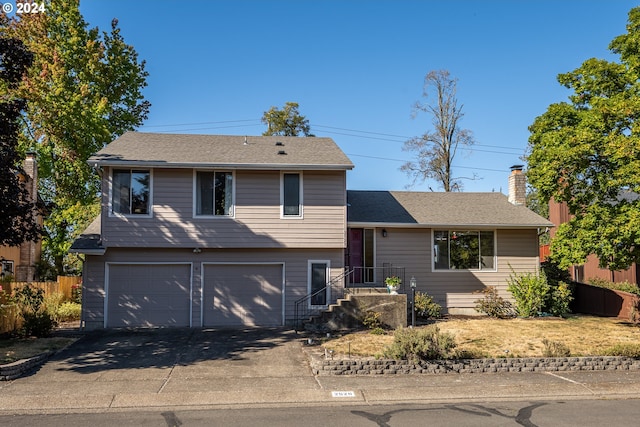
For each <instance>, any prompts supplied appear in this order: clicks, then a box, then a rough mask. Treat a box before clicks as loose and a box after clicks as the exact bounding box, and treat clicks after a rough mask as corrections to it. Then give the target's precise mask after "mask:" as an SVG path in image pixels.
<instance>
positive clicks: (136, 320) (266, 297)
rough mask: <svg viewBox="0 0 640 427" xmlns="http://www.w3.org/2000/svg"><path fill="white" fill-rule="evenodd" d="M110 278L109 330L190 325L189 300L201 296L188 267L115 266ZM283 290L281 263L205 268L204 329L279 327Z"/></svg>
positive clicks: (172, 265) (108, 291) (190, 307)
mask: <svg viewBox="0 0 640 427" xmlns="http://www.w3.org/2000/svg"><path fill="white" fill-rule="evenodd" d="M107 277H108V285H107V300H106V301H107V302H106V307H105V308H106V322H105V324H106V326H107V327H140V326H142V327H144V326H191V322H190V319H191V318H192V315H191V313H192V307H193V304H192V301H191V298H192V295H194V294H195V295H196V298H198V296H197V295H198V294H199V293H198V292H193V291H192V285H191V264H190V263H189V264H186V263H184V264H123V263H122V264H121V263H113V264H110V265H109V266H108V276H107ZM194 286H197V285H195V284H194ZM282 287H283V264H281V263H277V264H213V263H212V264H206V263H205V264H204V265H203V281H202V311H201V313H200V314H201V316H202V325H203V326H280V325H282V324H283V305H282V304H283V303H282V299H283V298H282ZM198 299H199V298H198ZM197 302H199V301H197ZM197 302H196V303H197ZM197 305H200V304H197ZM194 322H195V324H194V326H198V323H199V322H198V321H197V320H194Z"/></svg>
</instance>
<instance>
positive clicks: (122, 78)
mask: <svg viewBox="0 0 640 427" xmlns="http://www.w3.org/2000/svg"><path fill="white" fill-rule="evenodd" d="M78 4H79V2H78V0H71V1H69V0H49V1H48V2H47V4H46V7H45V9H46V13H36V14H23V15H19V16H18V15H16V16H15V17H14V18H12V19H11V20H9V21H8V23H6V25H4V28H1V30H2V31H5V32H7V33H8V34H11V35H12V36H13V37H16V38H19V39H20V40H22V42H23V43H24V44H25V45H26V46H27V48H28V49H29V50H30V51H32V52H33V53H34V61H33V65H32V67H31V68H30V71H29V73H28V76H27V78H26V80H25V84H24V85H23V87H22V89H21V91H20V95H21V97H22V98H24V99H26V101H27V103H28V108H27V110H26V111H27V112H26V114H24V115H23V126H22V133H21V141H20V143H21V147H22V149H23V150H27V149H35V150H36V151H37V152H38V159H39V176H40V191H41V195H42V196H43V198H44V200H45V202H46V203H47V204H48V206H49V207H50V210H51V215H50V216H49V217H48V218H47V219H46V220H45V224H44V225H45V230H46V233H47V237H46V239H45V241H44V252H45V255H46V256H48V257H49V258H50V259H51V261H52V262H53V263H54V265H55V267H56V269H57V271H58V273H59V274H62V273H63V272H64V269H65V262H66V261H65V255H66V254H67V252H68V249H69V247H70V245H71V242H72V241H73V239H74V238H75V237H76V236H77V235H78V234H79V233H80V232H81V231H82V230H83V229H84V227H85V226H86V225H87V224H88V222H89V221H91V219H92V218H91V217H90V216H91V215H89V213H91V214H95V212H97V209H96V207H97V206H98V203H99V202H98V194H99V191H100V179H99V177H98V174H97V173H96V171H95V170H93V169H92V168H91V167H89V165H88V164H87V159H88V157H89V156H90V155H91V154H93V153H95V152H96V151H98V150H100V149H101V148H103V147H104V146H105V145H106V144H108V143H109V142H110V141H112V140H113V139H115V138H116V137H117V136H119V135H121V134H122V133H124V132H125V131H128V130H133V129H134V128H135V127H137V126H139V125H141V124H142V122H143V121H144V119H146V117H147V114H148V111H149V107H150V104H149V102H148V101H146V100H144V97H143V94H142V90H143V88H144V87H145V86H146V78H147V75H148V73H147V72H146V71H145V63H144V61H139V60H138V54H137V53H136V51H135V50H134V48H133V47H132V46H130V45H128V44H126V43H125V41H124V39H123V37H122V35H121V34H120V29H119V28H118V21H117V20H115V19H114V20H113V22H112V26H111V30H110V31H109V32H106V31H105V32H101V31H100V30H99V29H98V28H89V27H88V24H87V23H86V22H85V20H84V18H83V17H82V15H81V13H80V11H79V9H78Z"/></svg>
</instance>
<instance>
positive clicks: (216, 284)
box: [203, 264, 283, 326]
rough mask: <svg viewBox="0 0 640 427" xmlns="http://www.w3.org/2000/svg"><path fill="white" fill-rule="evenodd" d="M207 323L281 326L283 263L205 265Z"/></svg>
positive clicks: (204, 318)
mask: <svg viewBox="0 0 640 427" xmlns="http://www.w3.org/2000/svg"><path fill="white" fill-rule="evenodd" d="M203 291H204V293H203V302H204V306H203V324H204V326H281V325H282V324H283V320H282V318H283V315H282V264H249V265H247V264H242V265H238V264H209V265H205V267H204V289H203Z"/></svg>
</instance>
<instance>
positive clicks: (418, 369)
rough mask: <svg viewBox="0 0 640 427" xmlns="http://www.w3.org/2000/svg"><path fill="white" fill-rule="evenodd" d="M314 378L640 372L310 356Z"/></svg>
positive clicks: (586, 364) (554, 363)
mask: <svg viewBox="0 0 640 427" xmlns="http://www.w3.org/2000/svg"><path fill="white" fill-rule="evenodd" d="M310 356H311V370H312V372H313V374H314V375H320V376H328V375H398V374H450V373H457V374H466V373H496V372H557V371H605V370H623V371H629V370H640V360H638V359H634V358H630V357H619V356H602V357H599V356H598V357H549V358H528V357H527V358H499V359H462V360H428V361H422V362H419V363H411V362H409V361H406V360H354V359H351V360H326V358H325V357H324V356H323V355H319V354H310Z"/></svg>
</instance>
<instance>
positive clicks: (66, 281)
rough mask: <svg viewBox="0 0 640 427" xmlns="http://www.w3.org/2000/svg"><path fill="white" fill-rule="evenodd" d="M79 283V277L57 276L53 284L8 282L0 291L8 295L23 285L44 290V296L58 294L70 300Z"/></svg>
mask: <svg viewBox="0 0 640 427" xmlns="http://www.w3.org/2000/svg"><path fill="white" fill-rule="evenodd" d="M81 282H82V277H80V276H58V280H57V281H55V282H9V283H3V284H2V285H1V286H2V290H3V291H4V292H5V293H6V294H8V295H10V294H11V293H12V292H13V291H14V290H16V289H19V288H21V287H23V286H24V285H31V286H33V287H34V288H39V289H42V290H44V295H45V296H49V295H51V294H54V293H56V292H59V293H61V294H63V295H64V299H65V300H70V299H71V298H72V296H73V288H74V287H76V286H78V285H79V284H80V283H81Z"/></svg>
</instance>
